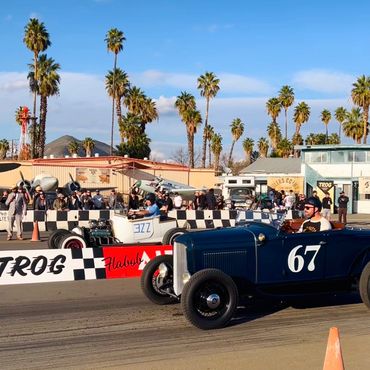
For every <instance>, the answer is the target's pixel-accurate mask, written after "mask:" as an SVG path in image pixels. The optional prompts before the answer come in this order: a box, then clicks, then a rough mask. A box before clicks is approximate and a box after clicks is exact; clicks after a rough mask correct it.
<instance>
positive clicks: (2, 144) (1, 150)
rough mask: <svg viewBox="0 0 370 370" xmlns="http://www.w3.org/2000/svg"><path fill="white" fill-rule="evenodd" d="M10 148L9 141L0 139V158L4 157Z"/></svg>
mask: <svg viewBox="0 0 370 370" xmlns="http://www.w3.org/2000/svg"><path fill="white" fill-rule="evenodd" d="M9 149H10V145H9V141H8V140H6V139H1V140H0V159H1V160H3V159H5V158H6V153H7V151H8V150H9Z"/></svg>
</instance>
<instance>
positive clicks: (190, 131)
mask: <svg viewBox="0 0 370 370" xmlns="http://www.w3.org/2000/svg"><path fill="white" fill-rule="evenodd" d="M175 107H176V108H177V110H178V112H179V115H180V118H181V121H182V122H183V123H184V124H185V126H186V133H187V140H188V155H189V167H191V168H194V135H195V133H196V132H197V128H198V126H199V125H200V124H201V123H202V117H201V115H200V112H199V111H198V110H196V104H195V98H194V96H193V95H191V94H188V93H187V92H182V93H181V94H180V95H179V96H178V97H177V99H176V101H175Z"/></svg>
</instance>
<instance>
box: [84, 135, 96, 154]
mask: <svg viewBox="0 0 370 370" xmlns="http://www.w3.org/2000/svg"><path fill="white" fill-rule="evenodd" d="M82 147H83V149H84V151H85V153H86V157H91V154H92V151H93V150H94V148H95V141H94V140H93V139H92V138H91V137H86V138H85V139H84V141H83V142H82Z"/></svg>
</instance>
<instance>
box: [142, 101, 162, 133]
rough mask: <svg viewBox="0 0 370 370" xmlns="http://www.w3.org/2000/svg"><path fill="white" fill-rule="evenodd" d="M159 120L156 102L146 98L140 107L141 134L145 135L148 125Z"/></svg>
mask: <svg viewBox="0 0 370 370" xmlns="http://www.w3.org/2000/svg"><path fill="white" fill-rule="evenodd" d="M155 119H158V111H157V107H156V105H155V101H154V100H152V99H151V98H147V97H145V99H144V100H143V101H142V104H141V107H140V120H141V122H140V125H141V133H142V134H143V133H145V128H146V124H147V123H149V122H153V121H154V120H155Z"/></svg>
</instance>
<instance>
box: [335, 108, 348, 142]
mask: <svg viewBox="0 0 370 370" xmlns="http://www.w3.org/2000/svg"><path fill="white" fill-rule="evenodd" d="M346 113H347V111H346V110H345V108H343V107H338V108H337V109H336V110H335V113H334V114H335V119H336V120H337V121H338V123H339V130H338V133H339V144H340V143H341V133H342V125H343V122H344V120H345V119H346Z"/></svg>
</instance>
